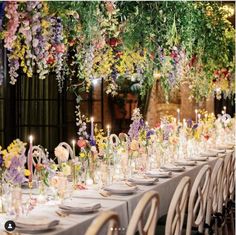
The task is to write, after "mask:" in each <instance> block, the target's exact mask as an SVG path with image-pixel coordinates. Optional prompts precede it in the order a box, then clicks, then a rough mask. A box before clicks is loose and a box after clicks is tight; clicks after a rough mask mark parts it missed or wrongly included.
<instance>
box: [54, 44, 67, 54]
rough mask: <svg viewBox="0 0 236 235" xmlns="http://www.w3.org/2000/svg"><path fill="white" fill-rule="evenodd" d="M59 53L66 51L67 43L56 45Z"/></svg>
mask: <svg viewBox="0 0 236 235" xmlns="http://www.w3.org/2000/svg"><path fill="white" fill-rule="evenodd" d="M55 49H56V52H57V53H64V52H65V45H64V44H58V45H56V46H55Z"/></svg>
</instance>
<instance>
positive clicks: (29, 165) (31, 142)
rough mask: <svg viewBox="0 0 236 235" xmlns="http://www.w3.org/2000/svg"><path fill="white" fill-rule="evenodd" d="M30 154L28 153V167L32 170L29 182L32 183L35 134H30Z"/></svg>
mask: <svg viewBox="0 0 236 235" xmlns="http://www.w3.org/2000/svg"><path fill="white" fill-rule="evenodd" d="M29 143H30V145H29V154H28V169H29V171H30V175H29V184H32V180H33V152H32V150H33V136H32V135H30V136H29Z"/></svg>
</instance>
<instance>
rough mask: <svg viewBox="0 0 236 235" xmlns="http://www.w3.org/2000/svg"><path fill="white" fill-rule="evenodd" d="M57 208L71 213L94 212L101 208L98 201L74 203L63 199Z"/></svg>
mask: <svg viewBox="0 0 236 235" xmlns="http://www.w3.org/2000/svg"><path fill="white" fill-rule="evenodd" d="M59 208H60V209H62V210H64V211H67V212H71V213H86V212H95V211H97V210H98V209H100V208H101V204H100V203H81V202H78V203H75V201H65V202H64V203H63V204H61V205H59Z"/></svg>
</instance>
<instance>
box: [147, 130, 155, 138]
mask: <svg viewBox="0 0 236 235" xmlns="http://www.w3.org/2000/svg"><path fill="white" fill-rule="evenodd" d="M154 134H155V131H154V130H149V131H148V132H147V139H150V137H151V135H154Z"/></svg>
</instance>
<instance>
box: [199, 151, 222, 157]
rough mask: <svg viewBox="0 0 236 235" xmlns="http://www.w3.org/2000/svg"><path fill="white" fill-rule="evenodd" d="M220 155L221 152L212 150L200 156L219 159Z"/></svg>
mask: <svg viewBox="0 0 236 235" xmlns="http://www.w3.org/2000/svg"><path fill="white" fill-rule="evenodd" d="M218 153H219V151H217V150H213V149H212V150H210V151H207V152H202V153H200V156H202V157H217V154H218Z"/></svg>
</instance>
